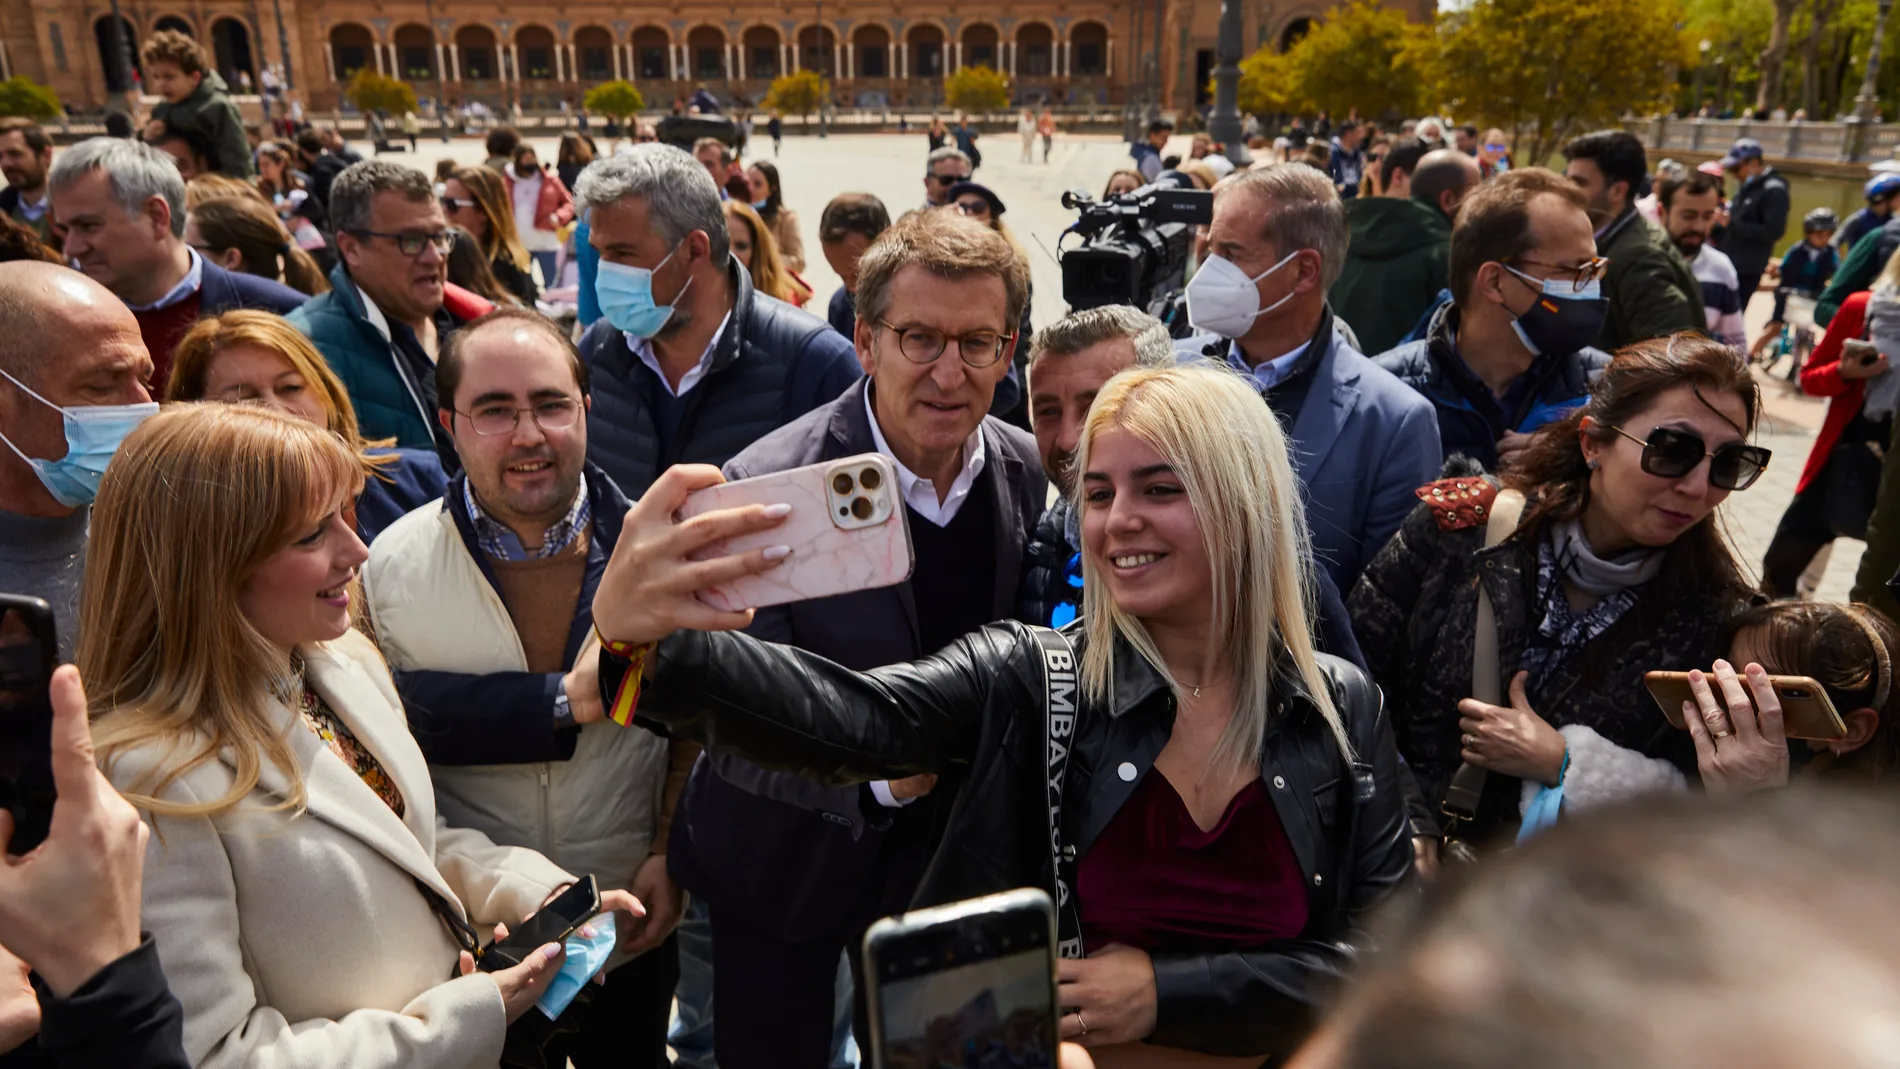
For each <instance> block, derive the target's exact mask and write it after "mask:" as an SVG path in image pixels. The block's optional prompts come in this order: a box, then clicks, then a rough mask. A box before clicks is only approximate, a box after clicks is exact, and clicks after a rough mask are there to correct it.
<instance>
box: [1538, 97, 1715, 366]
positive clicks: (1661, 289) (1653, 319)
mask: <svg viewBox="0 0 1900 1069" xmlns="http://www.w3.org/2000/svg"><path fill="white" fill-rule="evenodd" d="M1563 153H1564V157H1565V159H1566V161H1567V162H1566V163H1565V164H1564V177H1566V178H1568V179H1570V180H1571V181H1572V182H1574V183H1576V186H1577V188H1578V189H1579V190H1581V191H1582V193H1583V197H1584V200H1585V201H1586V202H1587V204H1588V208H1589V211H1590V222H1591V223H1593V224H1594V225H1595V226H1596V228H1597V230H1596V243H1597V255H1598V256H1601V257H1602V258H1603V259H1605V260H1607V261H1608V265H1607V266H1608V271H1607V273H1606V274H1605V275H1604V276H1603V295H1604V297H1605V298H1606V299H1607V300H1608V301H1609V302H1610V308H1609V316H1608V318H1606V319H1605V320H1604V322H1603V330H1602V331H1601V332H1599V333H1598V334H1597V338H1596V345H1597V348H1599V349H1602V350H1603V351H1605V352H1611V353H1613V352H1615V351H1617V350H1618V349H1621V348H1622V347H1623V346H1625V345H1628V344H1629V343H1630V342H1633V341H1642V340H1644V339H1646V338H1663V337H1667V336H1669V335H1671V334H1674V333H1676V332H1677V331H1679V330H1693V331H1695V332H1696V333H1698V334H1706V333H1708V329H1709V322H1708V314H1707V312H1705V311H1704V310H1703V306H1702V285H1701V283H1699V282H1697V281H1696V279H1695V274H1694V273H1693V272H1692V271H1690V269H1689V262H1688V261H1687V260H1684V259H1683V258H1682V254H1681V253H1679V252H1677V251H1676V249H1675V246H1674V245H1672V244H1670V242H1669V236H1668V235H1667V234H1664V233H1663V232H1662V230H1661V229H1659V228H1657V227H1653V226H1651V225H1649V223H1648V222H1647V221H1646V220H1644V219H1643V217H1642V213H1640V212H1638V211H1637V210H1636V192H1637V189H1638V187H1640V186H1641V185H1642V183H1643V175H1644V173H1645V172H1646V171H1647V170H1648V156H1647V155H1646V154H1645V152H1644V151H1643V143H1642V142H1641V141H1638V140H1637V139H1636V136H1635V135H1634V134H1631V133H1628V132H1626V131H1623V130H1600V131H1598V132H1596V133H1593V134H1584V135H1583V136H1582V137H1579V138H1575V139H1573V140H1572V141H1571V142H1570V143H1569V144H1567V145H1565V146H1564V148H1563Z"/></svg>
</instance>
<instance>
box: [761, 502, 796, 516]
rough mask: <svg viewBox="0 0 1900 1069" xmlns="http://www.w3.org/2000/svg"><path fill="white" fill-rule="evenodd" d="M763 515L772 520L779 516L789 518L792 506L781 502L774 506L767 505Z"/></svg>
mask: <svg viewBox="0 0 1900 1069" xmlns="http://www.w3.org/2000/svg"><path fill="white" fill-rule="evenodd" d="M765 514H766V515H767V516H768V517H770V518H772V519H774V520H776V519H778V518H779V517H780V516H790V515H791V514H792V506H790V505H787V504H786V503H785V502H783V501H781V502H779V503H778V504H776V505H767V506H765Z"/></svg>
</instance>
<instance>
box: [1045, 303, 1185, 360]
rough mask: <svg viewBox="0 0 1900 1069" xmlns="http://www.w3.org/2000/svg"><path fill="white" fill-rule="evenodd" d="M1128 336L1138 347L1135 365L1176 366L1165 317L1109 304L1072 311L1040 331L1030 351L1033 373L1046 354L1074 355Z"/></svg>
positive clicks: (1123, 305)
mask: <svg viewBox="0 0 1900 1069" xmlns="http://www.w3.org/2000/svg"><path fill="white" fill-rule="evenodd" d="M1116 338H1127V339H1128V340H1129V342H1130V343H1132V344H1133V345H1134V347H1135V363H1134V366H1135V367H1173V366H1174V342H1173V340H1172V339H1171V338H1169V337H1168V328H1167V327H1166V326H1164V325H1163V324H1162V322H1161V320H1159V319H1156V318H1155V317H1154V316H1151V315H1149V314H1148V313H1146V312H1144V311H1142V310H1140V309H1139V308H1130V307H1129V306H1127V305H1125V304H1106V305H1103V306H1102V307H1100V308H1084V309H1083V310H1081V311H1079V312H1071V313H1069V314H1068V315H1066V316H1063V317H1062V318H1061V319H1058V320H1056V321H1055V322H1054V323H1051V324H1049V325H1048V326H1046V327H1044V328H1042V329H1041V330H1039V331H1037V332H1036V342H1035V344H1034V345H1033V346H1032V347H1031V348H1030V350H1029V372H1030V374H1032V375H1033V374H1035V371H1036V364H1037V362H1038V361H1040V360H1041V359H1042V358H1043V357H1045V356H1074V355H1075V354H1076V353H1079V352H1081V351H1082V350H1084V349H1087V348H1089V347H1091V346H1094V345H1099V344H1101V343H1102V342H1105V341H1112V340H1114V339H1116Z"/></svg>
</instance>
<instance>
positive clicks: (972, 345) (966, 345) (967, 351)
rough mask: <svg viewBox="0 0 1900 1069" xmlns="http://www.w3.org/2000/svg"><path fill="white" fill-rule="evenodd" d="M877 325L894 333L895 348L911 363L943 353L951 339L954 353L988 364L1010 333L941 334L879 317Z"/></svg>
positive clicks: (999, 353) (977, 364)
mask: <svg viewBox="0 0 1900 1069" xmlns="http://www.w3.org/2000/svg"><path fill="white" fill-rule="evenodd" d="M877 323H878V326H880V327H883V328H884V329H886V330H888V331H891V332H892V333H894V334H896V335H897V351H898V352H900V353H903V354H904V359H906V360H909V361H910V362H911V363H913V364H928V363H930V362H932V361H934V360H936V359H937V358H938V357H940V356H942V355H943V351H944V349H946V348H948V347H949V345H950V343H951V342H956V343H957V355H958V356H960V357H962V358H963V362H964V363H966V364H968V365H970V366H971V367H989V366H990V365H991V364H994V363H996V362H997V361H998V360H1001V359H1002V358H1003V354H1004V353H1005V352H1008V351H1009V343H1010V342H1011V341H1014V340H1015V338H1016V335H1014V334H998V333H996V332H995V331H993V330H978V331H972V332H971V333H969V334H963V335H956V334H945V333H944V332H943V331H941V330H937V329H936V328H934V327H896V326H892V325H891V324H890V323H888V322H885V321H884V320H882V319H880V320H878V321H877Z"/></svg>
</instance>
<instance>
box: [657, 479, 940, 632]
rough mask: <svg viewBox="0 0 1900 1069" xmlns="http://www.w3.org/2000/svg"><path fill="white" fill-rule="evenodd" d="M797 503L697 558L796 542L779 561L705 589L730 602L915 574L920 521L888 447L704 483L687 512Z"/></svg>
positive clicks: (709, 600) (727, 606) (835, 589)
mask: <svg viewBox="0 0 1900 1069" xmlns="http://www.w3.org/2000/svg"><path fill="white" fill-rule="evenodd" d="M777 504H787V505H790V506H792V512H791V515H789V516H787V517H785V522H783V523H781V524H779V525H778V526H777V527H774V528H772V529H770V530H767V531H760V532H758V533H756V534H749V535H741V536H739V537H737V538H728V539H724V540H723V541H719V542H715V543H713V544H712V545H710V546H708V547H706V548H705V549H704V550H702V551H700V552H699V553H698V554H695V559H697V560H708V559H711V558H714V557H725V556H732V555H735V554H739V553H746V552H750V551H752V550H756V549H765V548H768V547H770V546H790V547H792V555H791V556H790V557H788V558H786V559H785V560H784V561H783V562H782V563H780V564H779V565H778V567H776V568H772V569H769V570H767V571H765V572H762V573H760V574H758V575H752V576H747V577H746V578H744V579H737V580H734V581H733V582H730V583H725V584H723V585H720V586H716V587H708V588H706V589H704V590H701V591H700V592H699V600H700V601H703V602H705V603H706V604H708V605H710V606H712V607H713V608H715V609H719V610H721V611H725V612H733V611H737V610H740V609H762V608H765V607H766V606H768V605H783V604H785V603H787V602H792V601H808V600H810V599H812V598H826V597H831V596H832V595H834V594H850V593H855V592H857V591H860V590H875V589H877V588H878V587H886V586H895V585H897V584H898V583H901V582H903V581H904V580H905V579H908V578H910V569H911V545H910V526H909V525H908V523H907V522H906V521H905V519H904V502H903V499H902V498H901V497H900V496H899V495H898V492H897V468H896V467H895V466H894V465H893V464H892V463H891V462H890V460H889V458H887V457H885V456H883V455H882V454H879V453H863V454H860V455H858V456H854V457H846V458H844V459H843V460H828V461H824V462H822V463H819V464H812V465H809V466H807V467H803V468H793V469H791V470H790V471H777V472H772V473H771V474H769V475H759V476H755V477H754V478H750V479H741V480H739V481H738V482H730V483H721V484H720V485H718V486H709V487H707V488H705V489H704V490H697V491H694V492H693V493H692V494H691V495H690V496H688V497H687V499H686V504H684V505H682V506H681V507H680V510H679V514H678V515H679V518H680V519H681V520H686V519H690V518H692V517H694V516H697V515H700V514H701V513H704V512H711V511H714V510H717V509H731V508H740V507H743V506H746V505H777Z"/></svg>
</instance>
